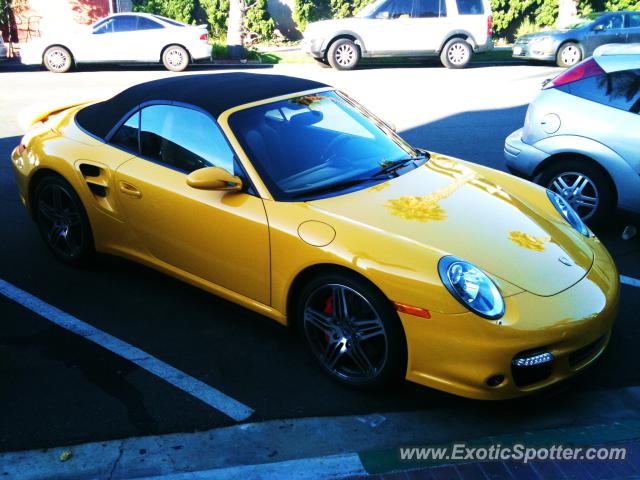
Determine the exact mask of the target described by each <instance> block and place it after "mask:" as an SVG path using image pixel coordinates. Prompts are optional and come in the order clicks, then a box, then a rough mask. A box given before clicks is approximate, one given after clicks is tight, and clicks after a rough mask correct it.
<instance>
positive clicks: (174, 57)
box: [162, 45, 189, 72]
mask: <svg viewBox="0 0 640 480" xmlns="http://www.w3.org/2000/svg"><path fill="white" fill-rule="evenodd" d="M162 64H163V65H164V68H166V69H167V70H170V71H172V72H183V71H184V70H186V68H187V67H188V66H189V52H187V51H186V50H185V49H184V48H183V47H181V46H180V45H170V46H168V47H167V48H165V50H164V52H162Z"/></svg>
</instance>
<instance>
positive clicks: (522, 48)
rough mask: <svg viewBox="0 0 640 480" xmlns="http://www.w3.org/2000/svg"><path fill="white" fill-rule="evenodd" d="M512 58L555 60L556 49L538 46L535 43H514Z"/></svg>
mask: <svg viewBox="0 0 640 480" xmlns="http://www.w3.org/2000/svg"><path fill="white" fill-rule="evenodd" d="M512 56H513V58H522V59H527V60H543V61H551V62H553V61H555V60H556V49H555V47H551V46H546V45H545V46H538V45H536V43H516V44H515V45H514V46H513V55H512Z"/></svg>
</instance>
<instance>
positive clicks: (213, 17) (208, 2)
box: [200, 0, 229, 40]
mask: <svg viewBox="0 0 640 480" xmlns="http://www.w3.org/2000/svg"><path fill="white" fill-rule="evenodd" d="M200 7H202V8H203V9H204V12H205V14H206V16H207V23H208V24H209V33H211V36H212V37H213V38H214V39H216V40H224V39H225V38H226V36H227V18H228V17H229V0H200Z"/></svg>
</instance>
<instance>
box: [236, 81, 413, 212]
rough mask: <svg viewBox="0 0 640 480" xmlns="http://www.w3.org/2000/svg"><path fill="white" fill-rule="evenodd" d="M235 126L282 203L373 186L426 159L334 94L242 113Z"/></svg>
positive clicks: (268, 105) (313, 96)
mask: <svg viewBox="0 0 640 480" xmlns="http://www.w3.org/2000/svg"><path fill="white" fill-rule="evenodd" d="M229 125H230V126H231V129H232V130H233V132H234V134H235V136H236V137H237V139H238V141H239V142H240V144H241V145H242V147H243V148H244V150H245V152H246V153H247V155H248V156H249V157H250V159H251V161H252V163H253V165H254V167H255V169H256V170H257V172H258V173H259V174H260V176H261V178H262V180H263V181H264V182H265V184H266V186H267V188H268V189H269V191H270V192H271V194H272V195H273V196H274V198H275V199H276V200H305V199H306V200H308V199H310V198H318V197H324V196H329V195H335V194H336V193H337V192H339V191H345V190H350V189H353V188H358V187H360V188H362V187H365V186H371V185H373V184H375V183H379V182H382V181H385V180H388V177H389V175H391V174H395V175H398V174H399V173H400V172H404V168H401V167H405V166H407V167H408V166H411V165H414V164H415V166H417V165H418V163H419V162H417V161H418V160H422V159H424V156H422V155H420V154H419V152H417V151H416V150H414V149H413V148H411V147H410V146H409V145H408V144H407V143H405V142H404V141H403V140H402V139H401V138H400V137H399V136H398V135H396V134H395V133H394V132H393V131H392V130H391V129H390V128H389V127H387V126H386V125H385V124H384V123H382V122H381V121H380V120H378V119H376V118H375V117H374V116H373V115H371V114H370V113H369V112H367V111H366V110H364V108H362V107H360V106H358V105H357V104H356V103H355V102H353V101H352V100H350V99H349V98H348V97H347V96H346V95H343V94H340V93H338V92H335V91H326V92H322V93H314V94H310V95H304V96H301V97H296V98H291V99H287V100H281V101H277V102H273V103H268V104H265V105H259V106H255V107H251V108H247V109H243V110H240V111H238V112H235V113H233V114H232V115H231V117H230V118H229ZM396 168H397V170H396Z"/></svg>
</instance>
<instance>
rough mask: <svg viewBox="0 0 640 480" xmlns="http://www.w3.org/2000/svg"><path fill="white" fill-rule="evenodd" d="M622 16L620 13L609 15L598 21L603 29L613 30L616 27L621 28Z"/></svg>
mask: <svg viewBox="0 0 640 480" xmlns="http://www.w3.org/2000/svg"><path fill="white" fill-rule="evenodd" d="M623 20H624V17H623V16H622V15H611V16H610V17H607V18H605V19H604V20H602V21H601V22H600V23H601V24H602V26H603V27H604V29H605V30H614V29H616V28H622V24H623Z"/></svg>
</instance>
